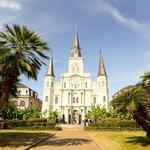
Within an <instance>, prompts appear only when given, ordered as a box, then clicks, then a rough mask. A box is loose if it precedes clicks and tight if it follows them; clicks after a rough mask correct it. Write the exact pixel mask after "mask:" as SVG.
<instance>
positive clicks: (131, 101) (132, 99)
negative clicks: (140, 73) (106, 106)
mask: <svg viewBox="0 0 150 150" xmlns="http://www.w3.org/2000/svg"><path fill="white" fill-rule="evenodd" d="M137 102H141V103H143V90H142V89H141V88H140V87H138V86H135V87H133V88H131V89H127V90H126V91H122V92H121V93H120V94H118V95H117V96H116V97H115V98H113V100H112V101H111V102H110V105H112V106H113V108H114V109H116V110H117V112H118V113H122V115H124V119H126V117H127V118H128V119H129V118H132V116H133V111H134V110H135V109H136V104H137Z"/></svg>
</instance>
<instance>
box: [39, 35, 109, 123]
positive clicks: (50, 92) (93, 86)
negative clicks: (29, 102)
mask: <svg viewBox="0 0 150 150" xmlns="http://www.w3.org/2000/svg"><path fill="white" fill-rule="evenodd" d="M83 63H84V60H83V57H82V55H81V49H80V44H79V40H78V34H77V32H75V35H74V42H73V48H72V49H71V55H70V57H69V65H68V72H67V73H63V74H62V75H61V78H60V81H57V80H56V78H55V74H54V68H53V59H52V58H51V59H50V61H49V64H48V69H47V73H46V75H45V78H44V91H43V102H42V112H44V111H45V110H50V109H52V110H57V111H58V113H59V116H60V119H61V120H62V121H63V122H64V123H68V124H83V122H84V119H85V116H86V112H87V111H88V110H90V108H91V106H92V105H95V104H100V105H101V106H104V107H106V108H107V107H108V84H107V74H106V70H105V66H104V61H103V58H102V56H101V55H100V60H99V67H98V74H97V79H96V81H92V76H91V74H90V73H85V72H84V66H83Z"/></svg>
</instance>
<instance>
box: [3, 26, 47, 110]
mask: <svg viewBox="0 0 150 150" xmlns="http://www.w3.org/2000/svg"><path fill="white" fill-rule="evenodd" d="M44 50H48V46H47V43H46V42H45V41H44V40H43V39H42V37H41V36H40V35H39V34H37V33H36V32H35V31H30V30H29V29H28V27H27V26H19V25H13V26H12V27H9V26H8V25H7V24H5V25H4V32H0V76H1V80H2V86H1V95H0V109H1V108H2V107H3V106H4V104H5V103H7V102H8V98H9V94H10V91H11V89H12V88H13V87H14V85H15V83H16V82H17V80H18V77H19V76H20V75H22V74H24V75H25V76H27V77H28V78H32V79H35V80H37V74H38V71H39V70H40V67H41V65H42V64H44V62H43V60H42V59H43V58H48V57H47V56H45V55H44V54H43V51H44Z"/></svg>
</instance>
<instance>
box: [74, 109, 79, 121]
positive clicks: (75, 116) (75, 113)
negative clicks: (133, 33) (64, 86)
mask: <svg viewBox="0 0 150 150" xmlns="http://www.w3.org/2000/svg"><path fill="white" fill-rule="evenodd" d="M73 123H74V124H80V113H79V112H78V110H74V111H73Z"/></svg>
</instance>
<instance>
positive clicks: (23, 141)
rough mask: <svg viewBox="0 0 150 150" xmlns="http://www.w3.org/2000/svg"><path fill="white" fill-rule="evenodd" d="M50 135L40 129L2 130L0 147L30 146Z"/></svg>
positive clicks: (0, 132) (0, 131)
mask: <svg viewBox="0 0 150 150" xmlns="http://www.w3.org/2000/svg"><path fill="white" fill-rule="evenodd" d="M49 135H50V134H49V133H44V132H39V131H38V132H37V131H16V130H0V149H1V148H2V147H6V146H7V147H9V148H13V149H15V148H17V147H21V146H23V147H24V146H30V145H32V144H33V143H35V142H38V141H39V140H41V139H44V138H46V137H48V136H49Z"/></svg>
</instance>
